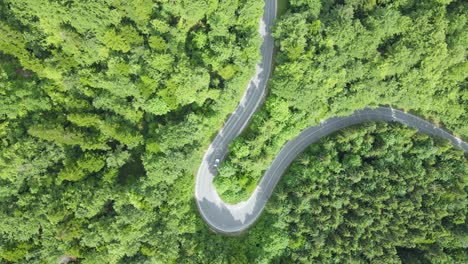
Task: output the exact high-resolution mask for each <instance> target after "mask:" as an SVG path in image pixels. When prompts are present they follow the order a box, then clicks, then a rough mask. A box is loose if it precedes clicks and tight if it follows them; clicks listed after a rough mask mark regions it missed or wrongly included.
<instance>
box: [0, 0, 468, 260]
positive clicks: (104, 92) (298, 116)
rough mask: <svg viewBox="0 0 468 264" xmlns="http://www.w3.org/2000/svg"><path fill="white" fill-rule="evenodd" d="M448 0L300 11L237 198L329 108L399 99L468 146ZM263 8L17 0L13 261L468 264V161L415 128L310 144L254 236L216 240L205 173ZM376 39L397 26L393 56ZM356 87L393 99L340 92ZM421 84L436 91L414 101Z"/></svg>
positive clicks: (293, 17)
mask: <svg viewBox="0 0 468 264" xmlns="http://www.w3.org/2000/svg"><path fill="white" fill-rule="evenodd" d="M439 2H440V3H439ZM439 2H437V3H436V2H433V1H344V2H343V1H337V2H336V3H335V1H321V2H319V1H314V0H308V1H303V0H302V1H300V0H294V1H293V0H291V1H290V4H291V11H290V13H288V14H287V15H285V17H284V18H283V19H282V20H281V21H280V23H279V24H278V26H277V28H276V30H275V32H276V33H275V34H276V37H277V39H278V44H279V46H280V52H279V54H278V70H277V71H276V73H275V76H274V79H273V81H272V96H271V97H270V98H269V99H268V100H267V102H266V105H265V109H264V110H263V111H261V112H260V113H259V114H257V115H256V117H255V120H254V121H253V123H252V125H251V127H250V129H251V131H252V134H250V136H248V137H244V138H240V139H238V140H237V141H236V142H234V143H233V146H232V150H234V151H233V153H232V155H231V161H230V162H228V164H227V165H224V164H223V167H222V170H223V175H224V176H226V175H239V174H238V171H239V168H240V167H239V166H238V164H243V166H245V167H243V170H244V171H246V174H245V179H244V180H243V181H244V183H243V184H244V185H245V186H240V187H239V185H236V184H235V183H236V181H237V179H235V178H233V177H223V178H222V179H224V180H226V179H229V180H230V181H231V183H232V185H230V186H231V187H230V188H231V190H237V191H238V192H244V193H248V190H249V188H252V186H255V179H256V178H255V175H260V172H261V171H262V170H263V169H264V168H265V167H266V166H268V164H269V159H270V158H271V157H272V155H273V154H274V153H276V152H275V149H274V147H271V146H276V147H278V146H281V145H282V143H284V141H285V140H287V139H289V138H291V137H293V136H295V135H296V134H297V132H298V131H299V130H300V129H302V128H303V127H305V126H308V125H309V124H312V123H314V122H317V121H318V120H319V119H320V118H324V117H326V116H327V115H326V114H325V113H329V115H335V114H344V113H345V112H346V111H349V110H352V109H354V108H355V107H360V106H362V105H365V104H371V105H372V104H374V105H375V104H377V103H385V102H387V101H385V100H388V102H395V100H397V99H398V100H400V99H401V100H402V101H401V102H402V104H401V106H402V107H408V108H411V109H415V110H418V111H420V112H421V113H425V114H427V115H429V116H434V117H439V118H440V119H441V120H442V119H443V120H447V121H446V125H447V126H448V127H449V128H451V129H453V130H455V131H457V132H458V133H459V134H462V135H466V127H465V125H466V122H465V121H466V116H464V114H465V113H466V111H465V110H466V109H465V110H463V106H465V107H466V104H465V102H464V101H463V100H465V99H464V98H465V97H463V96H464V94H463V91H464V90H463V88H464V87H465V86H466V85H465V83H464V78H465V77H466V76H465V74H466V71H464V69H465V68H464V67H465V66H466V63H465V59H464V55H463V54H464V52H465V48H466V43H465V40H466V38H464V34H466V33H465V32H466V30H464V28H465V27H466V26H465V24H466V18H465V16H466V15H465V13H464V11H463V10H464V9H463V8H464V7H465V4H464V3H462V1H452V2H450V3H444V2H442V1H439ZM446 2H447V1H446ZM339 10H342V11H339ZM351 11H356V12H351ZM377 11H378V12H377ZM340 12H341V13H340ZM398 12H400V14H397V13H398ZM261 13H262V1H257V0H242V1H239V0H226V1H211V0H203V1H200V0H184V1H167V0H134V1H121V0H100V1H70V0H3V1H0V34H1V35H2V37H1V38H0V262H2V263H56V262H58V261H68V262H72V261H76V260H78V261H79V263H261V262H263V263H267V262H278V263H283V262H284V263H291V262H306V263H307V262H331V261H332V260H333V259H335V260H337V261H338V260H341V262H349V261H351V260H355V261H356V262H382V261H385V260H387V259H389V260H393V261H395V262H397V261H398V257H399V258H400V259H401V260H403V261H407V262H409V263H414V262H416V261H426V260H433V261H439V262H443V261H446V262H450V261H452V262H457V261H458V262H466V253H465V252H466V249H465V248H464V247H466V245H465V244H466V243H465V242H464V241H465V240H466V239H465V237H466V228H465V227H466V208H467V206H466V203H467V201H466V179H465V178H466V175H467V161H466V157H464V156H463V153H461V152H460V151H459V150H456V149H454V148H452V147H451V146H450V145H448V144H447V143H445V142H439V141H437V140H434V139H431V138H428V137H427V136H424V135H420V134H417V133H415V131H413V130H409V129H406V128H403V127H401V126H398V125H383V124H369V125H367V126H364V127H361V128H359V129H357V128H352V129H348V130H346V131H343V132H340V133H338V134H337V135H336V136H333V137H329V138H327V139H324V140H323V141H322V142H321V143H320V144H317V145H316V146H311V148H310V149H309V150H308V151H307V152H306V153H305V154H304V155H303V156H302V157H301V158H300V159H298V160H297V161H296V162H295V163H294V164H293V165H292V167H291V169H290V172H289V173H288V175H285V177H284V179H283V180H282V183H281V184H280V186H279V187H278V190H277V192H275V194H274V197H273V198H272V199H273V200H272V202H271V203H269V205H268V207H267V210H266V212H265V214H264V216H263V217H262V219H260V221H259V222H258V223H257V224H256V225H255V227H254V228H253V229H252V230H251V231H249V233H248V234H245V235H244V236H241V237H228V238H226V237H222V236H219V235H217V234H214V233H212V232H211V231H210V230H209V229H208V228H207V227H206V225H205V224H204V222H203V221H202V219H201V218H200V217H199V216H198V213H197V210H196V206H195V204H194V201H193V186H194V177H193V172H194V171H195V170H196V168H197V167H198V165H199V162H200V159H201V156H202V153H203V151H204V150H205V148H206V146H207V145H208V143H209V141H210V136H211V135H212V134H213V133H214V132H215V131H216V130H217V129H218V128H219V127H220V126H221V125H222V122H223V119H224V118H225V117H226V116H227V115H228V113H230V112H231V111H232V110H233V109H234V107H235V106H236V105H237V103H238V101H239V97H240V95H241V92H242V89H243V87H245V84H246V83H247V82H248V80H249V78H250V77H251V75H252V73H253V71H254V65H255V63H256V61H257V60H258V58H259V52H258V50H259V46H260V38H259V36H258V21H259V18H260V16H261ZM331 14H336V16H338V17H342V18H343V19H341V20H340V19H336V18H337V17H336V16H335V17H332V16H331ZM354 14H356V15H354ZM387 15H388V16H390V17H388V18H386V16H387ZM327 17H328V19H327ZM406 17H409V18H406ZM366 19H367V22H366V24H365V26H366V28H365V29H366V30H364V29H362V28H361V27H360V26H359V25H358V23H357V22H358V20H363V21H364V20H366ZM393 19H397V20H395V21H393ZM419 19H420V20H419ZM335 20H336V21H335ZM408 21H410V22H411V23H409V24H408V23H406V24H405V23H403V24H402V26H404V28H400V26H399V24H398V23H399V22H408ZM413 21H415V22H418V23H419V24H417V25H418V26H413V24H412V23H413ZM384 22H385V23H384ZM397 22H398V23H397ZM429 22H430V23H429ZM340 23H341V24H340ZM372 23H374V24H372ZM379 23H380V24H379ZM386 23H387V24H386ZM388 23H389V24H388ZM370 25H373V27H370ZM384 25H385V26H386V27H383V26H384ZM361 26H362V23H361ZM368 26H369V28H367V27H368ZM353 27H355V28H356V29H359V28H361V29H362V30H361V31H358V32H359V34H357V33H356V34H354V33H353V29H352V28H353ZM362 27H364V26H362ZM374 27H375V28H374ZM377 27H382V28H385V32H387V31H388V32H387V33H382V35H378V36H382V37H379V39H378V40H374V41H375V42H376V43H377V42H378V43H379V44H377V51H379V50H380V51H382V52H383V53H384V55H381V56H382V57H383V58H380V57H379V56H377V55H378V54H377V53H376V51H375V50H374V51H372V49H371V50H370V52H369V54H367V53H366V51H365V50H364V51H363V47H360V46H358V45H356V43H357V42H356V41H358V40H359V41H361V39H357V38H364V39H363V41H364V40H365V41H367V42H362V43H366V45H368V46H369V47H373V48H375V47H376V46H375V45H376V44H375V43H374V42H372V40H370V39H367V38H372V34H377V33H378V32H377V31H376V28H377ZM392 27H394V28H392ZM412 27H414V29H416V30H413V28H412ZM418 28H421V29H424V30H423V31H418V30H419V29H418ZM340 30H343V31H340ZM382 30H383V29H382ZM413 31H415V32H413ZM334 32H335V33H334ZM363 32H364V33H365V34H364V33H363ZM392 32H394V33H392ZM429 33H431V34H429ZM432 33H433V34H432ZM409 34H412V35H411V37H408V38H407V39H406V40H404V43H405V45H406V46H405V47H406V49H407V50H406V51H405V52H406V53H403V51H404V50H400V51H399V52H402V53H401V54H400V53H395V54H400V55H399V56H400V57H398V58H397V59H395V61H394V62H392V61H391V58H392V56H393V55H392V54H394V51H393V50H394V49H393V48H391V46H392V45H393V44H392V43H397V42H398V38H400V37H401V38H402V39H404V38H403V36H408V35H409ZM376 36H377V35H376ZM383 36H387V37H388V36H391V37H390V39H386V40H385V41H386V42H385V43H387V42H388V45H387V44H385V45H383V44H382V43H383V42H380V41H381V39H380V38H384V37H383ZM341 37H342V38H349V39H348V40H347V41H345V39H343V40H340V38H341ZM420 38H421V39H420ZM392 39H393V40H392ZM332 40H333V41H336V43H338V42H340V41H342V45H341V46H339V45H337V44H336V43H334V42H331V41H332ZM422 40H424V41H422ZM429 40H431V41H432V42H428V43H427V44H424V43H426V42H425V41H429ZM413 42H414V43H413ZM415 43H417V44H418V45H415ZM444 43H445V44H444ZM380 44H382V45H380ZM352 45H354V46H352ZM372 45H373V46H372ZM434 45H435V46H437V49H440V53H437V54H433V50H432V49H433V46H434ZM355 49H356V50H355ZM400 49H403V48H400ZM413 49H414V50H413ZM311 50H314V51H311ZM411 52H414V54H415V57H411V56H408V54H412V53H411ZM348 53H349V55H346V54H348ZM379 58H380V60H378V59H379ZM354 60H356V61H358V60H360V62H356V63H355V64H352V62H353V61H354ZM440 60H444V61H445V62H446V64H444V65H445V66H444V65H442V64H441V62H440ZM347 63H350V64H349V65H348V66H349V67H348V66H347V68H346V67H344V65H347ZM385 63H387V64H385ZM431 63H434V64H431ZM361 64H362V65H361ZM360 65H361V66H360ZM364 65H367V66H364ZM376 65H377V66H378V65H383V66H381V67H383V68H382V69H385V72H386V73H385V74H384V75H385V77H378V76H377V77H376V75H372V74H374V73H375V72H374V71H375V69H374V68H373V67H377V66H376ZM385 65H387V66H385ZM384 66H385V67H386V68H385V67H384ZM397 66H398V67H401V68H398V67H397ZM426 66H427V67H426ZM413 68H414V71H413ZM314 69H317V71H320V72H321V73H320V74H321V75H311V74H312V73H313V72H314ZM343 69H346V72H342V70H343ZM353 69H354V70H355V71H354V70H353ZM418 69H420V70H418ZM423 69H424V70H423ZM360 71H362V72H360ZM382 71H383V70H382ZM347 72H351V73H353V74H354V75H352V76H354V77H349V76H348V73H347ZM340 74H341V75H340ZM366 75H368V76H369V78H368V79H366V78H363V76H366ZM312 76H314V77H313V78H312ZM320 76H322V77H321V78H318V77H320ZM379 76H380V75H379ZM404 76H406V77H404ZM463 76H465V77H463ZM341 77H343V79H340V78H341ZM400 77H401V78H403V77H404V78H406V79H404V78H403V79H404V80H405V81H403V79H402V80H399V79H398V78H400ZM410 77H411V78H410ZM382 78H383V79H382ZM424 78H426V79H427V81H428V82H427V83H426V82H423V81H422V80H425V79H424ZM397 79H398V80H397ZM286 80H287V81H286ZM349 80H353V81H356V84H357V83H359V82H362V84H361V86H359V87H367V86H365V85H368V84H369V83H370V84H376V85H374V87H375V89H377V90H376V91H375V92H374V91H373V92H370V91H367V90H366V89H364V88H362V89H361V88H359V89H358V88H356V87H358V86H356V87H355V86H353V85H354V84H353V83H351V84H350V86H349V87H355V88H353V89H357V90H356V93H355V94H354V95H353V94H352V93H351V91H352V90H349V91H348V90H347V89H344V88H343V89H341V90H340V89H336V90H335V88H336V87H338V86H340V85H341V86H343V83H346V82H348V81H349ZM392 80H394V82H395V83H401V86H398V87H399V88H398V89H393V88H392V87H393V86H391V85H390V84H389V85H387V86H385V84H386V83H387V81H388V82H389V83H392ZM299 81H300V82H302V83H299ZM413 82H414V83H413ZM333 83H335V84H336V85H337V86H336V87H335V86H333ZM323 84H327V85H328V86H325V85H323ZM338 84H339V85H338ZM364 84H365V85H364ZM377 84H379V85H381V86H379V85H377ZM403 84H404V85H403ZM421 84H427V85H430V87H432V88H433V87H435V88H436V89H437V90H436V91H437V92H435V93H433V94H431V93H432V90H430V89H429V88H428V91H425V89H421V91H420V90H417V91H418V92H415V91H416V90H414V89H415V88H414V87H418V85H419V86H421ZM318 85H320V86H318ZM363 85H364V86H363ZM395 85H396V84H395ZM322 86H323V87H324V90H323V91H322V90H320V91H319V89H317V87H322ZM346 87H347V86H346V85H345V88H346ZM403 87H408V88H403ZM421 87H422V86H421ZM457 87H458V90H457ZM432 88H431V89H432ZM435 88H434V89H435ZM360 89H361V90H360ZM385 89H387V90H386V91H390V92H391V95H390V94H385V96H383V91H385ZM405 89H407V90H405ZM422 90H424V91H422ZM363 91H366V92H363ZM319 92H320V93H319ZM405 92H407V93H406V95H408V96H411V97H408V99H407V100H406V101H405V100H403V99H404V96H405ZM419 92H420V93H421V94H420V95H418V96H414V95H415V94H418V93H419ZM294 93H298V94H300V95H301V98H298V97H297V94H296V96H293V95H294ZM428 93H429V94H428ZM460 94H461V96H460ZM371 96H380V97H381V98H380V99H379V100H377V99H376V97H371ZM392 96H393V97H392ZM368 97H369V98H368ZM314 98H315V99H314ZM385 98H387V99H385ZM392 98H393V99H392ZM410 98H413V100H418V101H415V102H414V107H413V105H409V104H410V103H411V102H410V101H409V100H410ZM348 99H349V100H350V101H346V100H348ZM358 99H359V100H363V101H362V102H360V101H359V100H358ZM384 99H385V100H384ZM423 99H425V100H426V99H427V100H432V101H431V104H432V105H433V106H434V107H432V108H431V107H426V108H425V107H424V106H423V105H422V104H421V101H422V100H423ZM436 99H437V100H436ZM439 99H440V101H439ZM327 100H329V104H327V103H326V102H327ZM353 100H354V101H353ZM366 100H368V101H366ZM392 100H393V101H392ZM457 100H458V101H457ZM341 102H348V103H350V104H349V107H348V108H346V109H343V108H339V107H338V106H342V105H345V104H342V103H341ZM351 102H354V103H355V104H354V103H353V104H351ZM404 102H406V103H404ZM449 103H450V104H451V106H453V107H451V108H450V107H447V105H448V104H449ZM408 105H409V106H410V107H409V106H408ZM329 106H330V107H329ZM460 106H462V107H461V108H460ZM317 108H320V111H318V112H316V110H317ZM430 109H434V111H433V112H431V111H432V110H430ZM460 109H462V110H460ZM464 118H465V119H464ZM286 128H287V129H286ZM246 138H247V139H248V140H247V142H246ZM259 142H260V143H261V144H259ZM233 156H235V159H237V161H236V160H234V159H233V158H232V157H233ZM258 157H262V158H260V159H259V158H258ZM246 168H254V172H255V173H257V172H258V174H255V173H253V172H252V171H248V170H246ZM231 183H230V184H231ZM223 186H227V185H223ZM299 187H300V188H299ZM246 190H247V191H246ZM402 212H403V213H402ZM349 236H351V238H349ZM371 236H372V238H373V239H369V237H371ZM374 238H375V239H374ZM356 248H362V251H359V252H358V251H357V249H356ZM385 258H386V259H385ZM416 258H419V259H416Z"/></svg>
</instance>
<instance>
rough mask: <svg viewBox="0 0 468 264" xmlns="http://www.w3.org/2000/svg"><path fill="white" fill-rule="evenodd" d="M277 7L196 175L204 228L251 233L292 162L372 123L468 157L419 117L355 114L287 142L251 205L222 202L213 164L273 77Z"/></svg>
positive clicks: (272, 4)
mask: <svg viewBox="0 0 468 264" xmlns="http://www.w3.org/2000/svg"><path fill="white" fill-rule="evenodd" d="M276 13H277V1H276V0H265V6H264V13H263V17H262V20H261V22H260V29H259V32H260V35H261V37H262V39H263V42H262V46H261V49H260V50H261V55H262V60H261V61H260V63H259V64H258V65H257V66H256V72H255V75H254V77H253V78H252V79H251V81H250V83H249V85H248V87H247V90H246V91H245V93H244V95H243V97H242V99H241V102H240V103H239V105H238V106H237V108H236V110H235V111H234V112H233V113H232V115H231V116H230V117H229V119H228V120H227V121H226V123H225V125H224V127H223V128H222V129H221V130H220V131H219V133H218V134H217V135H216V137H215V139H214V140H213V142H212V143H211V145H210V146H209V147H208V150H207V151H206V152H205V155H204V157H203V161H202V163H201V165H200V168H199V169H198V173H197V179H196V185H195V198H196V202H197V206H198V209H199V211H200V214H201V216H202V217H203V219H204V220H205V222H206V223H207V224H208V225H209V226H210V228H211V229H213V230H214V231H216V232H219V233H223V234H230V235H235V234H239V233H241V232H243V231H245V230H246V229H247V228H249V227H250V226H251V225H252V224H253V223H254V222H255V221H256V220H257V219H258V218H259V217H260V215H261V213H262V211H263V209H264V208H265V205H266V203H267V201H268V199H269V198H270V196H271V194H272V193H273V190H274V188H275V186H276V185H277V184H278V181H279V180H280V179H281V176H282V175H283V174H284V173H285V171H286V170H287V169H288V167H289V165H290V164H291V162H292V161H293V160H294V159H295V158H296V157H297V156H298V155H299V154H300V153H302V152H303V151H304V150H305V149H306V148H307V147H308V146H309V145H310V144H312V143H315V142H317V141H318V140H320V139H321V138H323V137H325V136H328V135H330V134H332V133H334V132H336V131H338V130H341V129H343V128H346V127H349V126H352V125H356V124H360V123H363V122H370V121H385V122H400V123H403V124H405V125H407V126H409V127H414V128H416V129H418V130H419V131H420V132H422V133H426V134H429V135H431V136H437V137H442V138H444V139H447V140H450V141H451V142H452V144H454V145H455V146H458V147H460V148H462V149H463V150H464V151H465V152H468V143H466V142H464V141H462V140H461V139H459V138H457V137H455V136H453V135H452V134H450V133H448V132H447V131H445V130H443V129H440V128H438V127H436V126H434V125H433V124H431V123H430V122H428V121H425V120H423V119H421V118H419V117H417V116H414V115H411V114H408V113H405V112H402V111H399V110H395V109H393V108H389V107H378V108H376V109H370V108H365V109H362V110H357V111H355V112H354V113H353V114H351V115H349V116H346V117H334V118H330V119H328V120H326V121H323V122H321V124H320V125H317V126H311V127H309V128H306V129H305V130H303V131H302V132H301V133H300V134H299V135H298V136H297V137H296V138H294V139H292V140H290V141H288V142H287V143H286V144H285V145H284V146H283V147H282V148H281V150H280V152H279V153H278V155H277V156H276V157H275V159H274V160H273V162H272V163H271V165H270V167H269V168H268V169H267V171H266V172H265V174H264V175H263V177H262V179H261V180H260V182H259V183H258V185H257V187H256V188H255V190H254V192H253V193H252V195H251V196H250V198H249V199H248V200H247V201H243V202H240V203H238V204H228V203H225V202H223V200H222V199H221V198H220V197H219V195H218V193H217V191H216V189H215V188H214V186H213V180H214V178H215V177H216V175H217V169H216V168H215V166H214V164H215V163H216V160H217V159H218V160H220V161H222V160H223V159H224V157H225V156H226V154H227V152H228V148H229V143H230V142H231V141H232V140H234V139H235V138H236V137H237V136H238V135H239V134H240V133H241V132H242V130H243V129H244V128H245V127H246V126H247V124H248V122H249V121H250V119H251V117H252V115H253V114H254V113H255V111H256V110H257V108H258V106H259V105H260V104H261V102H262V101H263V99H264V97H265V95H266V85H267V81H268V78H269V76H270V72H271V65H272V58H273V49H274V40H273V38H272V37H271V27H272V25H273V23H274V21H275V19H276Z"/></svg>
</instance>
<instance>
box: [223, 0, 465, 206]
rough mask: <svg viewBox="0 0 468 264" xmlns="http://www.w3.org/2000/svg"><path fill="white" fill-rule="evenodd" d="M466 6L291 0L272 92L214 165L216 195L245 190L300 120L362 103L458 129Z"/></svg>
mask: <svg viewBox="0 0 468 264" xmlns="http://www.w3.org/2000/svg"><path fill="white" fill-rule="evenodd" d="M467 10H468V2H467V1H436V0H434V1H432V0H424V1H420V0H414V1H413V0H399V1H361V0H355V1H323V0H322V1H319V0H311V1H300V0H292V1H290V8H289V11H288V12H287V13H286V14H285V15H283V16H282V17H281V18H279V21H278V23H277V25H276V27H275V29H274V36H275V38H276V39H277V45H278V46H279V52H278V54H277V56H276V69H275V72H274V74H273V77H272V80H271V82H270V88H271V89H270V90H271V93H270V95H269V97H268V98H267V101H266V103H265V106H264V107H263V109H261V111H260V112H259V113H257V114H256V116H254V118H253V121H252V124H251V125H250V126H249V128H248V130H247V131H246V132H245V133H244V134H243V135H242V137H239V138H238V139H237V140H235V141H234V142H233V143H232V145H231V148H230V151H231V154H230V155H228V159H227V161H225V162H224V163H223V165H222V166H221V174H220V175H221V176H222V177H217V178H216V180H215V184H216V186H217V189H218V191H219V192H221V193H222V197H223V198H224V199H225V200H227V201H231V202H236V201H239V200H243V199H246V198H248V197H249V196H250V193H251V192H252V191H253V189H254V188H255V186H256V185H257V182H258V180H259V179H260V177H261V176H262V175H263V173H264V171H265V170H266V168H267V167H268V166H269V165H270V164H271V161H272V160H273V158H274V157H275V156H276V154H277V153H278V152H279V150H280V148H281V147H282V146H283V145H284V143H285V142H286V141H287V140H289V139H292V138H293V137H295V136H296V135H297V134H298V133H299V132H300V131H301V130H302V129H304V128H306V127H308V126H310V125H316V124H318V123H319V121H320V120H325V119H327V118H329V117H333V116H339V115H347V114H350V113H351V112H352V111H353V110H356V109H361V108H364V107H366V106H377V105H391V106H393V107H396V108H401V109H405V110H407V111H413V112H416V113H417V114H419V115H421V116H424V117H425V118H426V119H428V120H432V121H433V122H434V123H436V124H438V125H440V126H445V127H446V128H447V129H448V130H450V131H453V132H454V133H455V134H457V135H458V136H461V137H463V138H467V137H468V115H467V114H466V113H467V112H468V86H467V85H468V83H467V81H466V80H467V77H468V63H467V61H466V56H467V52H466V49H467V47H468V26H467V19H468V11H467ZM442 121H443V122H442Z"/></svg>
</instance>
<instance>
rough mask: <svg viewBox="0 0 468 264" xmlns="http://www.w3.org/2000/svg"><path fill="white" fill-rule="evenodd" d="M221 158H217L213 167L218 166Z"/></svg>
mask: <svg viewBox="0 0 468 264" xmlns="http://www.w3.org/2000/svg"><path fill="white" fill-rule="evenodd" d="M218 164H219V159H215V162H214V165H213V167H215V168H218Z"/></svg>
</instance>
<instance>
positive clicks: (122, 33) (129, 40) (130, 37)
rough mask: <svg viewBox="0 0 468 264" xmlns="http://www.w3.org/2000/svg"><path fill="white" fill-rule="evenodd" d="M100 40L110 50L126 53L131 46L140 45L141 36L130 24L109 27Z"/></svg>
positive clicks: (141, 41)
mask: <svg viewBox="0 0 468 264" xmlns="http://www.w3.org/2000/svg"><path fill="white" fill-rule="evenodd" d="M101 41H102V42H103V43H104V44H105V45H106V46H107V47H109V48H110V49H112V50H116V51H122V52H124V53H126V52H128V51H129V50H130V49H131V48H132V47H134V46H137V45H141V44H142V43H143V38H142V37H141V36H140V35H139V34H138V32H137V31H136V30H135V29H134V28H133V27H132V26H123V27H122V28H119V29H118V30H115V29H110V30H109V31H107V32H106V33H105V34H104V36H103V37H102V39H101Z"/></svg>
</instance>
